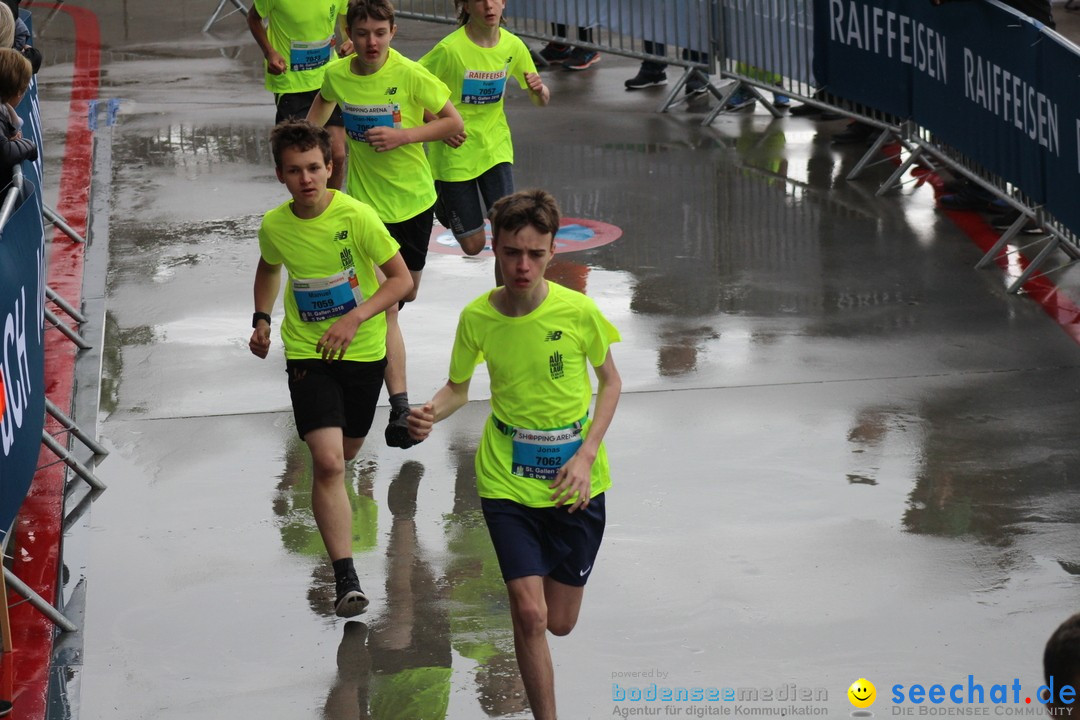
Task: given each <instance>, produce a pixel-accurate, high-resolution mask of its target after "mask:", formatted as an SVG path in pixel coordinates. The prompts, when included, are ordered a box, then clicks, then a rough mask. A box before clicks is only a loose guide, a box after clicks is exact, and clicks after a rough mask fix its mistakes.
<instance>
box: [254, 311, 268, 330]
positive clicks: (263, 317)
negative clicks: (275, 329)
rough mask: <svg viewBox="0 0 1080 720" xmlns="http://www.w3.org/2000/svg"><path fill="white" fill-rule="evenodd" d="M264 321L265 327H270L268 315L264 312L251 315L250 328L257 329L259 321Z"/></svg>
mask: <svg viewBox="0 0 1080 720" xmlns="http://www.w3.org/2000/svg"><path fill="white" fill-rule="evenodd" d="M260 320H265V321H266V324H267V325H270V324H271V323H270V315H269V314H268V313H264V312H254V313H252V314H251V327H253V328H257V327H259V321H260Z"/></svg>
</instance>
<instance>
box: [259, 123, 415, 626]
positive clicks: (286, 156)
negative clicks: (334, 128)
mask: <svg viewBox="0 0 1080 720" xmlns="http://www.w3.org/2000/svg"><path fill="white" fill-rule="evenodd" d="M270 146H271V149H272V150H273V153H274V163H275V164H276V166H277V177H278V180H280V181H281V182H282V183H284V184H285V186H286V187H287V188H288V189H289V193H290V194H291V195H292V199H291V200H290V201H288V202H286V203H284V204H283V205H281V206H279V207H277V208H275V209H273V210H271V211H270V212H268V213H266V215H265V216H264V217H263V221H262V225H261V227H260V228H259V252H260V255H261V256H260V258H259V266H258V269H257V270H256V271H255V313H254V315H253V316H252V321H251V324H252V327H253V328H255V331H254V332H253V333H252V334H251V342H250V344H249V347H250V349H251V352H252V353H253V354H255V355H256V356H258V357H260V358H265V357H266V355H267V353H268V352H269V350H270V320H271V316H270V313H271V311H272V310H273V307H274V301H275V300H276V299H277V295H278V290H279V288H280V286H281V268H282V267H283V266H284V267H285V269H286V270H287V271H288V274H289V277H288V281H287V284H286V291H285V318H284V320H283V321H282V323H281V342H282V344H283V345H284V346H285V360H286V370H287V372H288V374H289V395H290V396H291V398H292V406H293V415H294V417H295V418H296V431H297V433H298V434H299V435H300V438H301V439H302V440H303V441H304V442H305V443H307V446H308V449H309V450H310V451H311V461H312V475H313V481H312V490H311V508H312V512H313V513H314V515H315V523H316V524H317V525H318V527H319V533H320V535H322V540H323V544H325V545H326V551H327V553H328V554H329V556H330V561H331V563H332V564H333V566H334V577H335V580H336V584H337V588H336V589H337V593H336V600H335V603H334V609H335V611H336V613H337V614H338V615H339V616H341V617H351V616H353V615H356V614H357V613H359V612H361V611H362V610H363V609H364V607H365V606H366V605H367V603H368V601H367V597H366V596H365V595H364V591H363V590H361V589H360V581H359V579H358V578H357V576H356V570H355V569H354V567H353V559H352V511H351V508H350V506H349V496H348V494H347V492H346V490H345V462H346V461H348V460H352V459H353V458H354V457H356V454H357V453H358V452H360V447H361V446H362V445H363V444H364V438H365V437H366V436H367V433H368V429H369V428H370V427H371V421H372V418H373V417H374V415H375V405H376V403H377V402H378V400H379V391H380V390H381V389H382V382H383V372H384V370H385V367H386V314H385V310H386V309H387V308H388V307H392V306H395V305H396V303H397V302H398V301H399V300H401V298H402V297H404V296H405V295H406V294H407V293H408V292H409V290H410V289H411V288H412V278H411V277H409V270H408V268H407V267H406V266H405V261H404V260H402V259H401V253H399V252H398V246H397V243H396V242H395V241H394V239H393V238H392V237H390V234H389V233H388V232H387V231H386V227H385V226H384V225H383V223H382V221H381V220H379V217H378V215H376V214H375V211H374V210H372V209H371V208H370V207H368V206H367V205H364V204H363V203H361V202H359V201H358V200H355V199H353V198H351V197H349V196H348V195H346V194H344V193H342V192H338V191H337V190H331V189H328V188H327V186H326V183H327V179H328V178H329V176H330V172H331V168H332V161H331V160H330V136H329V134H328V133H327V132H326V130H325V129H324V128H321V127H318V126H316V125H312V124H311V123H309V122H307V121H306V120H301V121H286V122H284V123H282V124H280V125H278V126H276V127H275V128H274V131H273V132H272V133H271V135H270ZM374 266H378V268H379V269H381V270H382V272H383V274H384V275H385V280H384V281H383V282H382V283H381V284H380V283H379V281H378V280H377V279H376V277H375V271H374Z"/></svg>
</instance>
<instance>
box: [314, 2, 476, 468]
mask: <svg viewBox="0 0 1080 720" xmlns="http://www.w3.org/2000/svg"><path fill="white" fill-rule="evenodd" d="M346 24H347V27H348V29H349V39H350V40H351V41H352V43H353V48H354V49H355V51H356V52H355V54H354V55H352V56H351V57H348V58H342V59H341V60H338V61H336V62H333V63H331V64H330V65H329V67H327V68H326V74H325V75H324V77H323V84H322V89H321V90H319V94H318V96H317V97H316V98H315V101H314V102H313V103H312V105H311V111H310V112H309V113H308V120H310V121H311V122H313V123H315V124H317V125H322V124H324V123H326V121H327V119H328V118H329V117H330V114H331V113H332V112H333V111H334V109H335V107H336V108H340V109H341V111H342V113H343V114H344V117H345V134H346V136H347V138H348V145H349V173H348V189H349V194H350V195H352V196H353V197H355V198H356V199H358V200H361V201H363V202H365V203H367V204H368V205H371V207H373V208H375V212H377V213H378V214H379V217H380V218H381V219H382V221H383V222H384V223H386V227H387V229H389V231H390V234H391V235H393V236H394V239H395V240H397V241H398V243H399V244H400V245H401V255H402V257H404V258H405V263H406V264H407V265H408V266H409V272H410V273H411V274H412V279H413V289H412V291H411V292H410V293H409V294H408V295H407V296H406V297H405V298H404V300H405V302H411V301H412V300H415V299H416V292H417V290H418V289H419V287H420V276H421V274H422V273H423V270H424V264H425V263H426V261H427V247H428V240H429V239H430V237H431V225H432V217H433V210H432V208H433V206H434V205H435V183H434V181H433V180H432V179H431V168H430V166H429V165H428V161H427V156H426V155H425V154H424V147H423V144H422V143H425V142H435V141H439V140H443V139H445V138H448V137H450V136H451V135H456V134H457V133H460V132H461V129H462V127H464V125H463V123H462V121H461V116H460V115H458V112H457V110H456V109H455V108H454V105H453V103H451V102H450V90H449V89H448V88H447V87H446V85H445V84H444V83H443V82H442V81H441V80H439V79H438V78H436V77H435V76H434V75H432V74H431V73H430V72H428V71H427V70H425V69H424V68H423V67H421V66H420V65H419V64H417V63H415V62H413V61H412V60H409V59H408V58H406V57H405V56H404V55H402V54H401V53H399V52H398V51H396V50H393V49H392V48H391V47H390V41H391V40H392V39H393V37H394V34H395V33H396V32H397V25H396V24H395V20H394V6H393V5H391V4H390V1H389V0H353V2H351V3H350V4H349V11H348V14H347V15H346ZM425 113H430V116H431V118H432V120H431V122H428V123H425V122H424V116H425ZM397 316H398V314H397V312H396V310H394V309H391V310H390V311H389V312H388V313H387V336H386V345H387V368H386V391H387V394H388V395H389V396H390V422H389V424H388V425H387V427H386V433H385V435H386V444H387V445H389V446H391V447H399V448H409V447H412V446H413V445H414V444H415V441H414V440H413V439H412V438H411V437H409V430H408V426H407V424H406V418H407V417H408V414H409V396H408V392H407V382H406V375H405V340H404V339H403V338H402V336H401V328H400V325H399V323H398V317H397Z"/></svg>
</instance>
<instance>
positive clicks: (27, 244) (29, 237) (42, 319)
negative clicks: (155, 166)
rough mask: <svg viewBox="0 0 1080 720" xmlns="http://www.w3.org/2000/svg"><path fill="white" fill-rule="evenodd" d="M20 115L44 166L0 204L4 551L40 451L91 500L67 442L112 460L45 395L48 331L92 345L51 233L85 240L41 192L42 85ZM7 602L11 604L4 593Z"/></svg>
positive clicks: (62, 620) (89, 475)
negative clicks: (53, 267) (66, 288)
mask: <svg viewBox="0 0 1080 720" xmlns="http://www.w3.org/2000/svg"><path fill="white" fill-rule="evenodd" d="M24 17H26V16H24ZM27 19H28V18H27ZM17 111H18V113H19V115H20V116H21V117H22V119H23V132H24V133H25V134H26V135H27V136H28V137H30V138H32V139H33V140H34V141H35V143H36V144H37V146H38V148H39V153H38V160H36V161H34V162H26V163H23V164H21V165H19V166H16V167H14V168H13V169H12V183H11V186H10V187H9V188H6V189H4V192H3V194H2V200H0V320H3V319H4V318H6V321H5V323H6V326H8V327H13V328H14V329H15V331H14V334H13V335H11V334H6V335H4V337H3V338H0V350H3V352H0V535H2V537H0V547H2V548H3V549H4V550H6V549H7V547H8V541H9V540H10V538H11V528H12V527H13V526H14V520H15V517H16V515H17V513H18V512H19V510H20V508H21V506H22V503H23V499H24V498H25V496H26V494H27V492H28V491H29V489H30V486H31V484H32V482H33V478H34V476H35V474H36V473H37V472H38V471H39V470H41V469H42V466H39V465H38V463H39V461H40V457H41V453H40V450H41V447H42V446H45V447H47V448H48V449H49V450H50V451H51V452H52V453H53V454H54V455H55V456H56V457H57V458H58V462H62V463H64V464H65V465H67V466H68V467H69V468H70V469H71V470H72V471H73V472H74V474H75V476H76V477H77V478H81V479H82V480H83V481H85V482H86V484H87V485H89V486H90V488H91V493H90V495H89V496H88V497H93V496H96V495H98V494H100V493H101V492H102V491H103V490H104V489H105V484H104V483H103V482H102V481H101V480H100V479H98V478H97V476H96V475H95V474H94V473H93V471H92V470H90V469H89V468H88V467H87V466H86V465H85V464H83V463H82V462H80V461H79V460H78V459H76V457H75V454H74V453H73V452H72V450H71V449H70V447H69V441H70V439H71V438H75V439H76V440H78V441H79V442H81V443H82V444H83V445H84V446H85V447H86V448H87V449H88V450H89V451H90V453H91V454H92V455H93V456H94V458H95V459H98V458H101V457H104V456H105V455H106V454H107V450H106V449H105V448H104V447H103V446H101V445H100V444H99V443H98V442H97V441H96V440H95V439H94V438H92V437H91V436H90V435H89V434H87V433H86V432H84V431H83V430H82V429H81V428H79V426H78V425H77V424H76V423H75V422H74V420H72V419H71V418H70V417H68V415H67V414H66V413H65V411H64V410H63V409H61V408H60V407H57V406H56V405H55V404H54V403H52V402H51V401H50V400H49V398H48V397H47V396H46V394H45V333H46V332H47V331H48V330H50V329H55V330H57V331H59V332H61V333H62V334H63V335H65V336H66V337H68V338H69V339H70V340H72V342H73V343H75V345H76V346H77V347H79V348H80V349H87V348H89V347H90V345H89V344H88V343H87V342H86V341H85V340H84V339H83V338H82V336H81V335H80V334H79V333H78V331H77V330H75V329H74V328H73V327H72V326H71V325H69V324H67V323H65V322H63V321H61V320H60V318H59V317H58V316H57V315H56V313H54V312H53V311H52V310H51V309H50V308H49V306H48V304H49V303H52V304H53V305H54V306H55V307H57V308H58V309H59V310H60V311H61V312H62V313H64V314H65V315H67V316H68V317H70V318H71V320H72V321H73V323H74V325H76V326H77V325H78V324H81V323H85V322H86V318H85V317H84V316H83V315H82V314H81V313H80V312H79V311H78V310H77V309H76V308H75V307H74V306H73V305H72V304H71V303H69V302H68V301H66V300H65V299H64V298H63V297H61V296H60V295H59V294H57V293H56V292H54V291H53V290H52V289H51V288H49V287H48V285H47V283H46V278H47V258H48V247H47V245H46V243H45V230H46V228H47V227H50V226H55V227H57V228H60V229H61V230H63V231H65V232H66V233H67V234H68V235H69V236H70V237H71V238H72V240H73V241H76V242H82V241H83V240H82V238H80V237H78V235H77V234H76V233H74V232H73V231H71V232H68V231H69V230H70V227H69V226H68V225H67V223H66V221H65V220H64V219H63V218H62V217H60V216H59V215H58V214H56V213H55V212H54V211H52V210H50V209H49V208H47V207H46V206H45V205H44V203H43V202H42V199H41V194H40V192H39V186H40V178H41V173H42V161H41V156H42V155H43V154H44V153H43V152H40V151H41V150H42V149H43V140H42V132H41V122H40V109H39V105H38V100H37V83H36V81H32V82H31V86H30V89H29V91H28V92H27V93H26V95H25V97H24V99H23V102H22V103H20V105H19V107H18V108H17ZM47 418H52V421H53V422H54V423H55V424H57V425H59V429H58V430H57V431H56V432H55V434H53V433H52V432H50V430H49V429H48V428H47V427H46V420H47ZM76 482H77V481H76V480H75V479H72V480H70V481H69V482H68V483H67V485H66V487H65V497H66V496H67V495H68V494H69V493H70V492H71V491H72V490H73V489H74V486H75V484H76ZM3 580H4V581H6V586H7V587H9V588H10V589H12V590H14V591H15V592H16V593H18V594H19V595H21V596H22V597H24V598H25V599H26V601H27V602H29V603H30V604H31V605H32V606H33V607H34V608H36V609H37V610H38V611H39V612H41V613H42V614H43V615H44V616H45V617H47V618H48V619H49V620H50V621H51V622H52V623H53V624H54V625H56V626H57V627H58V628H59V629H60V630H62V631H65V632H71V631H74V630H77V629H78V628H77V627H76V626H75V624H74V623H72V622H71V621H70V620H69V619H68V618H67V617H66V616H65V615H64V614H63V613H62V612H61V611H60V610H58V609H57V608H56V607H55V606H54V605H52V604H51V603H49V602H48V601H46V600H45V599H44V598H43V597H41V596H40V595H39V594H38V593H37V592H35V591H34V590H33V588H31V587H29V586H28V585H26V584H25V583H23V582H22V581H21V580H20V579H19V578H18V577H16V576H15V574H14V573H13V571H12V570H11V569H9V568H7V567H6V566H5V567H4V568H3ZM3 597H4V598H5V599H6V595H4V596H3ZM6 621H7V607H6V606H4V607H3V608H2V609H0V623H6ZM5 629H6V626H5ZM3 640H4V643H5V647H7V645H8V644H9V643H10V638H9V637H6V636H5V637H4V638H3Z"/></svg>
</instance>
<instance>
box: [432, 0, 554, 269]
mask: <svg viewBox="0 0 1080 720" xmlns="http://www.w3.org/2000/svg"><path fill="white" fill-rule="evenodd" d="M456 5H457V7H458V11H459V15H458V22H459V23H460V24H461V27H459V28H458V29H457V30H455V31H454V32H452V33H450V34H449V35H447V36H446V37H445V38H443V40H442V41H441V42H439V44H438V45H436V46H435V47H434V48H432V50H431V52H429V53H428V54H427V55H425V56H424V57H422V58H420V64H421V65H423V66H424V67H426V68H427V69H428V70H430V71H431V72H432V73H433V74H434V75H435V76H436V77H438V78H439V79H440V80H442V81H443V82H445V83H446V84H447V86H449V87H450V92H451V96H450V98H451V100H453V102H454V106H455V107H457V108H458V112H460V113H461V118H462V119H463V120H464V121H465V131H464V132H462V133H459V134H457V135H454V136H453V137H450V138H447V139H446V140H444V141H443V142H442V143H432V145H431V146H430V147H429V148H428V159H429V160H430V161H431V170H432V174H433V175H434V177H435V189H436V191H437V192H438V194H439V199H438V201H437V203H436V205H435V215H436V216H437V217H438V218H439V222H441V223H442V224H443V226H444V227H447V228H449V229H450V230H451V231H452V232H453V233H454V238H455V239H456V240H457V242H458V244H459V245H460V246H461V249H462V250H464V251H465V254H466V255H476V254H477V253H479V252H480V251H481V250H483V249H484V245H485V244H486V243H487V239H486V237H485V232H484V218H485V217H486V216H487V211H488V210H489V209H490V208H491V206H492V205H494V204H495V201H496V200H498V199H499V198H502V197H505V196H507V195H509V194H511V193H512V192H514V175H513V162H514V143H513V141H512V140H511V139H510V126H509V124H508V123H507V121H506V108H505V105H504V98H505V96H506V83H507V82H508V81H509V80H510V78H514V79H515V80H517V83H518V85H519V86H520V87H521V88H522V89H527V90H528V91H529V98H530V99H531V100H532V102H533V104H534V105H537V106H538V107H543V106H545V105H547V104H548V101H549V100H550V99H551V92H550V91H549V90H548V88H547V86H546V85H544V83H543V81H541V79H540V75H539V74H538V73H537V72H536V65H535V64H534V63H533V60H532V58H531V57H530V55H529V48H528V47H526V45H525V43H523V42H522V41H521V40H520V39H519V38H518V37H517V36H516V35H514V34H513V33H511V32H510V31H508V30H506V29H505V28H503V27H501V24H502V22H503V10H504V9H505V8H506V1H505V0H456ZM481 198H483V200H482V203H483V204H481ZM495 267H496V270H497V269H498V265H497V264H496V266H495ZM496 279H498V276H496Z"/></svg>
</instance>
